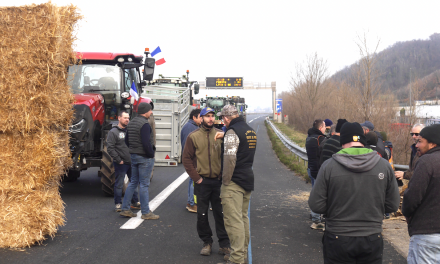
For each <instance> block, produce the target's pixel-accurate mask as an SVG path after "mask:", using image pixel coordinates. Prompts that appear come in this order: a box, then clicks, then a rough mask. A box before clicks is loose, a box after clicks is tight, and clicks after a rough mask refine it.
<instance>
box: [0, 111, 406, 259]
mask: <svg viewBox="0 0 440 264" xmlns="http://www.w3.org/2000/svg"><path fill="white" fill-rule="evenodd" d="M264 118H265V116H264V115H258V114H253V115H248V117H247V121H248V123H249V124H250V125H251V126H252V127H253V128H254V130H255V131H257V135H258V146H257V152H256V157H255V161H254V173H255V191H254V192H253V193H252V197H251V206H250V222H251V255H250V260H251V262H252V263H308V264H309V263H323V257H322V249H321V247H322V244H321V238H322V235H323V233H322V232H320V231H316V230H312V229H310V227H309V226H310V224H311V221H310V219H309V209H308V206H307V193H309V192H310V190H311V185H310V184H306V183H305V182H304V181H303V180H302V179H301V178H300V177H297V176H295V175H294V173H293V172H292V171H290V170H288V169H286V167H285V166H284V165H283V164H281V163H280V162H279V161H278V159H277V157H276V155H275V154H274V152H273V150H272V147H271V143H270V141H269V138H268V136H267V131H266V127H265V126H264ZM97 171H98V170H97V169H89V170H87V171H84V172H82V174H81V177H80V178H79V179H78V181H76V182H73V183H65V184H64V186H63V188H62V189H61V195H62V198H63V200H64V202H65V203H66V218H67V221H66V225H65V226H63V227H61V228H60V229H59V231H58V233H57V235H56V236H55V238H54V239H51V238H49V239H47V240H46V241H44V242H43V245H39V246H33V247H31V248H27V249H25V250H24V251H16V250H7V249H0V263H32V264H34V263H117V264H120V263H223V262H224V261H223V256H221V255H218V254H217V250H218V243H217V238H216V237H214V245H213V254H211V256H201V255H199V252H200V250H201V248H202V245H203V243H202V241H201V240H200V239H199V238H198V235H197V230H196V220H197V215H196V214H195V213H190V212H188V211H187V210H186V209H185V206H186V200H187V189H188V179H185V180H184V181H183V183H182V184H180V185H179V186H178V187H177V188H176V189H175V190H174V191H172V193H171V194H170V195H169V196H168V197H167V198H166V199H165V200H164V201H163V202H162V203H161V204H160V205H159V206H158V207H157V208H156V209H155V210H154V213H155V214H158V215H160V219H159V220H147V221H143V222H142V223H141V224H140V225H139V226H138V227H137V228H135V229H131V230H130V229H121V226H123V225H124V224H125V223H126V222H127V221H128V220H129V219H128V218H124V217H121V216H119V213H116V212H114V202H113V198H112V197H106V196H104V195H103V193H102V191H101V184H100V179H99V178H98V177H97ZM184 172H185V170H184V168H183V166H182V165H181V164H180V165H179V166H177V167H156V168H155V171H154V178H153V181H152V182H151V185H150V189H149V190H150V204H151V201H152V200H153V199H154V198H155V197H156V196H157V195H158V194H159V193H161V192H162V191H163V190H164V189H165V188H167V187H168V186H169V185H170V184H171V183H172V182H174V181H175V180H176V179H177V178H179V177H180V176H181V175H182V174H183V173H184ZM210 224H211V227H212V229H213V232H214V234H215V228H214V220H213V218H212V214H211V213H210ZM384 243H385V250H384V260H383V263H406V260H405V259H404V258H403V257H402V256H401V255H399V254H398V253H397V251H396V250H395V249H394V248H393V247H392V246H391V245H390V244H389V243H388V242H386V241H385V240H384Z"/></svg>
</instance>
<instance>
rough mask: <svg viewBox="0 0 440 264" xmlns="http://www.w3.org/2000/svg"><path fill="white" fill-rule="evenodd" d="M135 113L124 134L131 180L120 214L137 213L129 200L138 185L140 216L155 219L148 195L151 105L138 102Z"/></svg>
mask: <svg viewBox="0 0 440 264" xmlns="http://www.w3.org/2000/svg"><path fill="white" fill-rule="evenodd" d="M137 113H138V116H137V117H135V118H133V119H132V120H131V121H130V123H129V124H128V126H127V135H126V136H125V143H126V144H127V146H128V149H129V152H130V156H131V181H130V183H129V184H128V187H127V190H126V191H125V196H124V200H123V201H122V211H121V213H120V215H121V216H126V217H136V216H137V214H135V213H133V212H132V211H131V210H130V200H131V198H132V196H133V193H134V190H135V189H136V188H137V186H138V185H139V186H140V191H139V194H140V200H141V201H140V202H141V212H142V216H141V218H142V219H145V220H156V219H159V216H158V215H155V214H154V213H153V212H152V211H151V210H150V205H149V202H150V197H149V195H148V187H149V186H150V177H151V172H152V171H153V166H154V154H155V151H154V144H153V138H152V137H151V133H152V130H151V126H150V124H149V123H148V118H149V117H150V115H151V114H152V113H153V111H152V105H151V104H149V103H140V104H139V106H138V109H137Z"/></svg>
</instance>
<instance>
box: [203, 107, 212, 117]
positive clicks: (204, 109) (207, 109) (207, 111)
mask: <svg viewBox="0 0 440 264" xmlns="http://www.w3.org/2000/svg"><path fill="white" fill-rule="evenodd" d="M208 113H214V114H215V111H214V109H212V108H211V107H205V108H203V109H202V111H200V116H204V115H206V114H208Z"/></svg>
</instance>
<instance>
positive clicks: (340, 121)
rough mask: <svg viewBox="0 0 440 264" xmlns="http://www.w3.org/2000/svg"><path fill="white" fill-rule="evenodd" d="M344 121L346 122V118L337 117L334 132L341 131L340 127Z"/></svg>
mask: <svg viewBox="0 0 440 264" xmlns="http://www.w3.org/2000/svg"><path fill="white" fill-rule="evenodd" d="M346 122H347V119H338V124H337V125H336V133H339V132H341V127H342V125H343V124H344V123H346Z"/></svg>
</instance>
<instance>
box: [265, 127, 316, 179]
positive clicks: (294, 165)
mask: <svg viewBox="0 0 440 264" xmlns="http://www.w3.org/2000/svg"><path fill="white" fill-rule="evenodd" d="M265 125H266V129H267V133H268V135H269V138H270V141H271V142H272V148H273V150H274V151H275V153H276V154H277V156H278V159H279V160H280V161H281V162H282V163H283V164H284V165H286V166H287V167H288V168H289V169H291V170H293V171H294V172H296V173H297V174H299V175H301V177H302V178H303V179H304V180H305V181H306V182H310V178H309V176H308V174H307V167H306V166H304V161H303V160H302V159H299V161H298V157H297V156H296V155H294V154H293V153H292V152H291V151H290V150H289V149H288V148H286V146H284V144H283V142H281V140H280V139H279V138H278V136H277V135H276V134H275V132H274V131H273V130H272V128H271V127H270V126H269V125H268V124H267V123H265Z"/></svg>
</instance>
